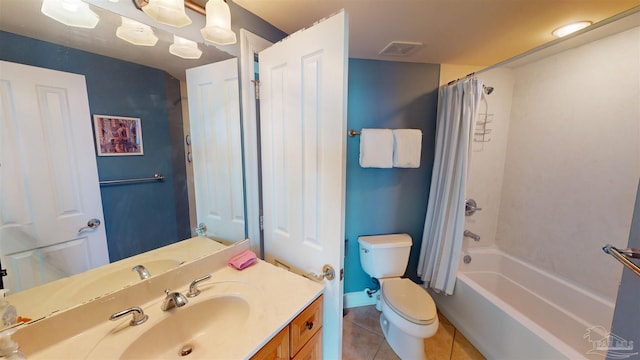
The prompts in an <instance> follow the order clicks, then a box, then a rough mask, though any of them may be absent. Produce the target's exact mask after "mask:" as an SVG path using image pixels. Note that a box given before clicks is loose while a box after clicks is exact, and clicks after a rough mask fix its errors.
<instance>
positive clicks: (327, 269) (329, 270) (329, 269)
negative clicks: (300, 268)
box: [305, 264, 336, 281]
mask: <svg viewBox="0 0 640 360" xmlns="http://www.w3.org/2000/svg"><path fill="white" fill-rule="evenodd" d="M305 277H306V278H309V279H311V280H313V281H322V280H324V279H327V280H333V279H335V277H336V271H335V270H333V266H331V265H329V264H325V265H324V266H323V267H322V274H320V275H316V274H315V273H308V274H306V275H305Z"/></svg>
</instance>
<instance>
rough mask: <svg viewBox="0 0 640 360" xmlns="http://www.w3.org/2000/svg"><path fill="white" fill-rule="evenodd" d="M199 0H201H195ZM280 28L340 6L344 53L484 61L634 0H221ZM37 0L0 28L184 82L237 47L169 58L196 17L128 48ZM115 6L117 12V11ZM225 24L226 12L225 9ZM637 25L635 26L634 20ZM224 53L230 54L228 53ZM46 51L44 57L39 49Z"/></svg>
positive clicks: (110, 29)
mask: <svg viewBox="0 0 640 360" xmlns="http://www.w3.org/2000/svg"><path fill="white" fill-rule="evenodd" d="M85 1H87V2H89V3H91V4H93V5H98V6H100V7H106V8H109V9H112V10H114V8H113V7H117V8H118V9H115V10H114V11H116V12H118V13H122V14H126V15H128V16H130V17H132V18H134V19H137V20H138V21H142V22H146V23H148V24H153V22H152V20H150V19H148V18H147V17H146V15H145V14H144V13H143V12H141V11H138V10H136V9H135V8H134V6H133V4H132V2H131V0H120V2H118V3H113V2H109V1H107V0H85ZM195 1H196V2H199V3H200V4H204V3H206V0H195ZM228 1H233V2H235V3H236V4H237V5H240V6H242V7H244V8H245V9H247V10H249V11H250V12H252V13H254V14H256V15H257V16H259V17H261V18H263V19H265V20H266V21H268V22H270V23H271V24H273V25H274V26H276V27H277V28H279V29H281V30H283V31H285V32H286V33H293V32H295V31H297V30H300V29H303V28H306V27H309V26H311V25H312V24H313V23H314V22H315V21H317V20H319V19H322V18H324V17H327V16H329V15H331V14H333V13H335V12H337V11H339V10H340V9H345V10H346V11H347V13H348V14H349V45H350V46H349V56H350V57H352V58H365V59H381V60H395V61H410V62H425V63H434V64H458V65H477V66H488V65H493V64H495V63H498V62H500V61H502V60H505V59H508V58H511V57H513V56H515V55H518V54H520V53H523V52H525V51H527V50H530V49H532V48H535V47H537V46H540V45H542V44H545V43H548V42H550V41H552V40H554V38H553V37H552V36H551V31H552V30H553V29H554V28H556V27H558V26H560V25H563V24H565V23H568V22H571V21H577V20H591V21H594V22H598V21H601V20H604V19H607V18H609V17H611V16H614V15H616V14H618V13H621V12H623V11H625V10H628V9H630V8H633V7H637V6H640V0H268V1H267V0H228ZM40 6H41V0H0V30H4V31H9V32H13V33H17V34H20V35H24V36H28V37H33V38H36V39H41V40H45V41H49V42H53V43H57V44H61V45H65V46H69V47H73V48H78V49H83V50H86V51H90V52H94V53H98V54H101V55H105V56H111V57H115V58H119V59H123V60H127V61H130V62H134V63H139V64H143V65H147V66H151V67H154V68H159V69H163V70H165V71H167V72H168V73H170V74H171V75H173V76H175V77H176V78H179V79H184V74H185V73H184V69H187V68H190V67H194V66H198V65H201V64H204V63H210V62H215V61H219V60H223V59H227V58H230V57H232V56H233V55H234V54H237V51H235V50H237V49H234V48H232V47H223V48H221V49H222V50H221V49H218V48H216V47H214V46H212V45H205V44H204V43H201V44H200V49H201V50H203V52H204V54H203V56H202V59H201V60H195V61H194V60H183V59H180V58H177V57H175V56H173V55H170V54H169V52H168V48H169V45H170V44H171V42H172V41H173V37H172V34H171V32H174V33H178V34H179V35H182V36H184V37H187V38H190V39H192V40H196V41H198V39H199V40H200V41H201V40H202V39H201V37H200V38H197V37H199V36H200V35H199V28H200V27H202V26H203V24H204V17H203V16H202V15H199V14H197V13H195V12H192V11H191V10H187V13H188V14H189V16H190V17H191V18H192V19H193V21H194V24H193V26H192V27H193V28H196V27H197V29H195V30H194V31H192V32H190V33H187V32H186V30H184V29H174V28H169V27H167V26H162V25H160V24H155V27H156V28H157V30H156V35H157V36H158V37H159V38H160V41H159V43H158V44H157V45H156V46H154V47H149V48H147V47H139V46H134V45H130V44H128V43H126V42H124V41H122V40H120V39H118V38H116V37H115V36H114V33H115V28H116V27H117V26H118V25H120V18H119V16H116V15H114V14H112V13H110V12H108V11H105V10H102V9H100V8H98V7H96V6H93V9H94V11H96V12H98V13H99V15H100V18H101V20H100V23H99V24H98V27H97V28H96V29H78V28H70V27H67V26H64V25H62V24H60V23H57V22H56V21H54V20H52V19H49V18H47V17H46V16H43V15H42V14H41V13H40ZM121 9H123V10H122V11H121ZM232 21H233V14H232ZM638 25H640V24H638ZM390 41H409V42H419V43H422V44H424V45H423V46H422V47H421V48H419V49H418V51H416V52H415V53H414V54H412V55H411V56H409V57H402V58H400V57H390V56H381V55H379V54H378V53H379V52H380V51H381V50H382V49H383V48H384V47H385V46H386V45H387V44H388V43H389V42H390ZM230 54H231V55H230ZM43 56H46V54H43Z"/></svg>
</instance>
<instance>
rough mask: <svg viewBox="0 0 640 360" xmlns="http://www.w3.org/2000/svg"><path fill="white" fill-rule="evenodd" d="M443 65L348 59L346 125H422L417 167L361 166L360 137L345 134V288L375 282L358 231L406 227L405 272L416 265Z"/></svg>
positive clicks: (411, 273) (400, 230) (396, 230)
mask: <svg viewBox="0 0 640 360" xmlns="http://www.w3.org/2000/svg"><path fill="white" fill-rule="evenodd" d="M439 73H440V65H434V64H417V63H400V62H387V61H375V60H360V59H350V60H349V95H348V96H349V98H348V102H349V104H348V108H349V109H348V128H349V129H356V130H360V129H362V128H392V129H398V128H413V129H421V130H422V134H423V138H422V155H421V164H420V168H418V169H396V168H394V169H375V168H361V167H360V165H359V163H358V159H359V148H360V138H359V137H355V138H348V139H347V195H346V221H345V233H346V234H345V235H346V239H347V243H346V247H345V283H344V286H345V288H344V291H345V293H348V292H355V291H361V290H363V289H364V288H366V287H373V283H372V282H371V280H370V279H369V276H368V275H367V274H366V273H365V272H364V271H363V270H362V268H361V266H360V257H359V252H358V236H360V235H375V234H388V233H408V234H409V235H411V237H412V238H413V247H412V249H411V257H410V261H409V266H408V268H407V274H406V275H407V276H409V277H411V278H413V279H414V280H417V275H416V268H417V264H418V255H419V252H420V244H421V241H422V231H423V226H424V219H425V215H426V212H427V200H428V196H429V186H430V182H431V168H432V166H433V156H434V143H435V128H436V109H437V101H438V81H439Z"/></svg>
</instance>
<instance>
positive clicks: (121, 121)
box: [93, 115, 144, 156]
mask: <svg viewBox="0 0 640 360" xmlns="http://www.w3.org/2000/svg"><path fill="white" fill-rule="evenodd" d="M93 125H94V129H95V137H96V149H97V151H98V156H122V155H143V154H144V150H143V147H142V127H141V126H140V118H132V117H123V116H112V115H94V116H93Z"/></svg>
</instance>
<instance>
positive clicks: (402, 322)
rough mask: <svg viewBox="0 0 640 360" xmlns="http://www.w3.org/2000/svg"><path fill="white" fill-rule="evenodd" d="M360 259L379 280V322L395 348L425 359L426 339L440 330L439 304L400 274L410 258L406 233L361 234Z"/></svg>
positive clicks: (404, 355)
mask: <svg viewBox="0 0 640 360" xmlns="http://www.w3.org/2000/svg"><path fill="white" fill-rule="evenodd" d="M358 243H359V246H360V263H361V264H362V268H363V269H364V271H365V272H366V273H367V274H368V275H369V276H371V277H373V278H376V279H378V281H379V282H380V296H379V304H376V308H378V309H379V310H381V311H382V314H381V315H380V326H381V327H382V332H383V334H384V337H385V339H386V340H387V342H388V343H389V345H390V346H391V348H392V349H393V351H394V352H395V353H396V354H397V355H398V356H399V357H400V358H401V359H407V360H414V359H415V360H424V359H426V355H425V352H424V339H425V338H428V337H431V336H433V335H434V334H435V333H436V331H437V330H438V326H439V321H438V315H437V311H436V305H435V303H434V302H433V299H432V298H431V296H430V295H429V294H428V293H427V291H426V290H425V289H423V288H422V287H421V286H420V285H418V284H416V283H414V282H413V281H411V280H410V279H406V278H401V276H402V275H403V274H404V271H405V269H406V267H407V263H408V261H409V252H410V249H411V244H412V241H411V237H410V236H409V235H407V234H392V235H374V236H360V237H359V238H358Z"/></svg>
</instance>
